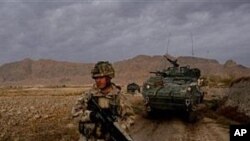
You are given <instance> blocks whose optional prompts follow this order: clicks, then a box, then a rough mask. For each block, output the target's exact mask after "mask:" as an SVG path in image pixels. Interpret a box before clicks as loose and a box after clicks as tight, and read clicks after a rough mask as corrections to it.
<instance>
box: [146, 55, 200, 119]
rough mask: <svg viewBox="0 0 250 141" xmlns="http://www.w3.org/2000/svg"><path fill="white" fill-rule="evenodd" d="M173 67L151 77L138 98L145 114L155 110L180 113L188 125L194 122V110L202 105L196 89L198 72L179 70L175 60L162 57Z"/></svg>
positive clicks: (187, 68) (181, 67)
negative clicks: (183, 114)
mask: <svg viewBox="0 0 250 141" xmlns="http://www.w3.org/2000/svg"><path fill="white" fill-rule="evenodd" d="M164 57H165V58H166V59H167V60H168V61H169V62H170V63H171V64H172V65H173V66H172V67H168V68H167V69H163V70H162V71H155V72H150V73H153V74H155V75H154V76H151V77H150V78H149V79H148V80H146V81H145V82H144V84H143V88H142V95H143V97H144V101H145V109H146V111H147V113H148V114H153V113H154V111H156V110H172V111H183V113H185V116H186V118H187V120H188V121H190V122H194V121H196V119H197V108H198V106H199V104H200V103H202V101H203V97H204V92H203V91H202V90H201V89H200V87H199V86H198V83H197V82H198V79H199V77H200V70H199V69H198V68H190V67H189V66H179V64H178V63H177V60H171V59H169V58H167V57H166V56H164Z"/></svg>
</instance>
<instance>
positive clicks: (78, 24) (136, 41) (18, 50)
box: [0, 0, 250, 66]
mask: <svg viewBox="0 0 250 141" xmlns="http://www.w3.org/2000/svg"><path fill="white" fill-rule="evenodd" d="M0 5H1V6H0V18H1V19H2V20H1V21H0V42H1V46H0V50H1V51H0V64H2V63H5V62H11V61H16V60H20V59H22V58H26V57H30V58H33V59H38V58H50V59H56V60H66V61H77V62H95V61H97V60H110V61H118V60H123V59H127V58H130V57H134V56H136V55H139V54H148V55H161V54H165V53H166V51H167V47H168V52H169V53H171V54H172V55H175V56H179V55H191V48H192V46H193V48H194V53H195V56H200V57H204V56H207V57H210V58H215V59H218V60H220V61H221V62H223V61H225V60H227V59H234V60H236V61H238V62H239V63H242V64H244V65H248V66H250V64H249V61H248V58H249V57H248V56H249V55H250V53H249V45H250V41H249V37H250V27H249V26H250V25H249V22H250V18H249V17H250V3H249V2H247V1H244V0H240V1H234V0H221V1H215V0H202V1H200V0H199V1H197V0H189V1H186V0H185V1H183V0H182V1H181V0H179V1H173V0H157V1H154V2H152V1H149V0H136V1H135V0H125V1H124V0H102V1H101V0H95V1H90V0H74V1H69V0H62V1H58V0H50V1H46V0H45V1H44V0H43V1H41V0H36V1H28V0H22V1H15V0H12V1H5V2H1V4H0ZM192 39H193V44H192Z"/></svg>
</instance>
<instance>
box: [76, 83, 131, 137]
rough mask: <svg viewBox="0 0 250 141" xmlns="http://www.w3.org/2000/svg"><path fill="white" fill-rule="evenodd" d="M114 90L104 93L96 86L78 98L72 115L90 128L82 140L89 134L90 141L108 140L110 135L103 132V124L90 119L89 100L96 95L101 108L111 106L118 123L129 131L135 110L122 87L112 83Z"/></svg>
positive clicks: (85, 126)
mask: <svg viewBox="0 0 250 141" xmlns="http://www.w3.org/2000/svg"><path fill="white" fill-rule="evenodd" d="M112 88H113V89H112V91H111V92H110V93H109V94H107V95H104V94H102V93H101V91H100V90H99V89H97V88H96V87H95V86H94V87H93V88H92V89H91V90H89V91H88V92H86V93H83V95H82V96H81V97H80V98H79V99H78V100H77V103H76V104H75V106H74V107H73V109H72V115H73V118H74V119H75V121H77V122H83V123H84V128H88V135H85V136H84V135H81V137H80V140H82V141H83V140H86V139H87V137H86V136H88V141H92V140H93V141H96V140H97V139H98V140H108V135H105V133H103V132H101V129H102V127H101V124H100V123H93V122H92V121H91V120H90V117H89V116H90V112H91V111H89V110H88V104H87V103H88V100H89V99H90V97H91V96H92V97H94V98H95V99H96V101H97V102H98V105H100V107H101V108H103V109H107V108H109V109H110V111H112V114H114V115H116V116H117V117H118V123H119V124H120V125H121V127H122V128H123V129H125V130H126V131H128V129H129V128H130V126H131V125H132V124H133V123H134V112H133V109H132V107H131V105H130V104H129V102H128V100H127V99H126V97H125V96H124V95H123V94H122V93H121V89H120V87H118V86H116V85H115V84H112Z"/></svg>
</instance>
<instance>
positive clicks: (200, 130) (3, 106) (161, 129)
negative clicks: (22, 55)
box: [0, 86, 233, 141]
mask: <svg viewBox="0 0 250 141" xmlns="http://www.w3.org/2000/svg"><path fill="white" fill-rule="evenodd" d="M89 88H90V87H89V86H67V87H66V86H62V87H41V86H36V87H28V86H27V87H23V86H22V87H2V88H1V89H0V125H1V126H0V131H1V132H0V141H33V140H36V141H77V140H78V138H79V134H78V131H77V123H75V122H73V120H72V118H71V115H70V113H71V108H72V106H73V105H74V103H75V102H76V99H77V98H78V97H80V96H81V94H82V92H83V91H85V90H87V89H89ZM123 90H125V89H123ZM225 92H226V89H225V88H213V89H209V91H208V93H207V95H206V96H205V99H207V100H211V99H222V98H223V96H224V95H225ZM126 95H127V97H128V98H129V99H131V103H132V104H133V107H134V110H135V113H136V121H135V124H134V125H133V126H132V128H131V135H132V137H133V138H134V140H135V141H169V140H172V141H175V140H176V141H201V140H202V141H210V140H213V141H228V140H229V124H231V123H233V121H231V120H228V119H226V118H225V117H223V116H222V115H219V114H217V113H216V112H215V111H213V110H212V108H207V110H206V111H204V112H203V113H202V116H201V118H200V120H199V121H198V122H196V123H187V122H186V121H185V120H183V118H181V116H180V115H178V114H176V115H175V114H174V115H168V114H163V116H156V117H155V118H148V117H147V116H145V113H144V112H143V98H142V95H141V94H139V93H138V94H136V95H130V94H126Z"/></svg>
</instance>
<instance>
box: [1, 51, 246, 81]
mask: <svg viewBox="0 0 250 141" xmlns="http://www.w3.org/2000/svg"><path fill="white" fill-rule="evenodd" d="M168 58H171V59H177V60H178V63H179V64H180V65H181V66H186V65H189V66H190V67H197V68H199V69H201V74H202V76H206V77H207V76H220V77H221V78H227V77H232V76H233V77H236V78H237V77H241V76H249V74H250V68H248V67H245V66H243V65H240V64H237V63H236V62H235V61H233V60H228V61H226V62H225V64H220V63H219V62H218V61H217V60H215V59H206V58H198V57H190V56H180V57H177V58H174V57H173V56H170V55H168ZM93 65H94V63H74V62H67V61H56V60H51V59H39V60H32V59H30V58H25V59H23V60H20V61H16V62H11V63H6V64H2V65H1V66H0V85H15V84H16V85H36V84H37V85H38V84H41V85H59V84H72V85H81V84H90V83H93V80H92V79H91V74H90V72H91V69H92V67H93ZM113 65H114V68H115V70H116V77H115V79H114V81H115V82H118V83H120V84H128V83H131V82H137V83H139V84H142V83H143V81H144V80H145V79H147V78H148V77H149V76H150V75H151V74H150V73H149V72H150V71H156V70H161V69H163V68H166V67H169V66H171V64H170V63H169V62H168V61H167V60H166V58H164V57H163V56H159V55H158V56H157V55H156V56H148V55H138V56H136V57H134V58H129V59H126V60H122V61H117V62H114V63H113Z"/></svg>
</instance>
